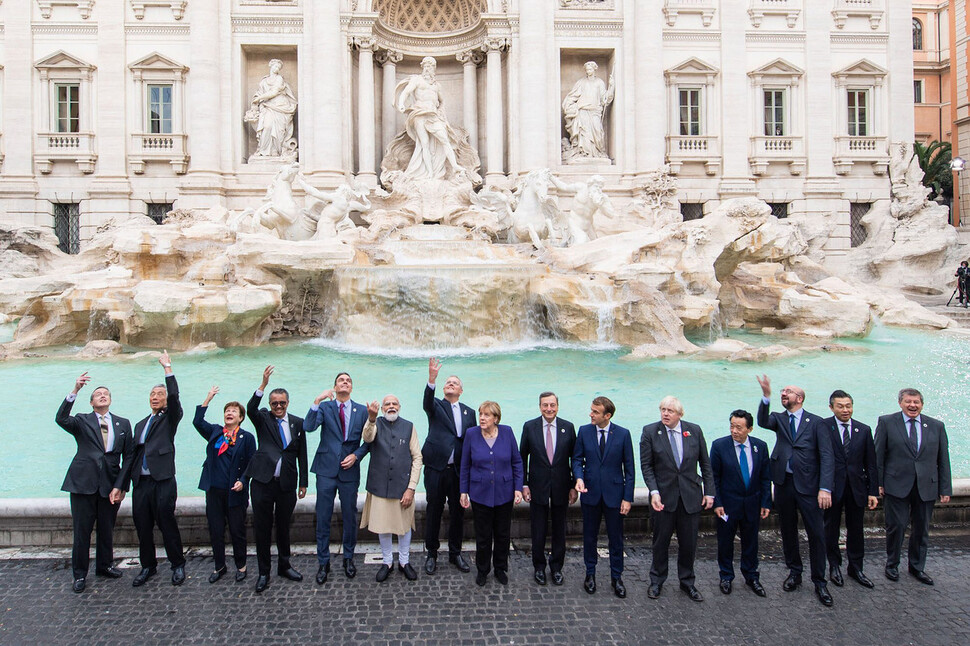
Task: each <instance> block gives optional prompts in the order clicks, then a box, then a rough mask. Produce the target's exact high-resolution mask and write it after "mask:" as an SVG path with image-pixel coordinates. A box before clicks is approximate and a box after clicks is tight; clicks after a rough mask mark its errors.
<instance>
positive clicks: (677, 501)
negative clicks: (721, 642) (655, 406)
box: [640, 396, 714, 601]
mask: <svg viewBox="0 0 970 646" xmlns="http://www.w3.org/2000/svg"><path fill="white" fill-rule="evenodd" d="M683 416H684V407H683V406H682V405H681V403H680V401H679V400H678V399H677V398H676V397H670V396H667V397H664V398H663V399H662V400H660V421H659V422H654V423H653V424H647V425H646V426H644V427H643V434H642V435H641V436H640V471H641V472H642V473H643V481H644V482H645V483H646V485H647V489H648V490H649V491H650V506H651V507H652V508H653V563H652V564H651V566H650V587H649V589H648V590H647V596H648V597H650V598H651V599H656V598H657V597H659V596H660V591H661V590H662V589H663V584H664V581H666V580H667V562H668V551H669V549H670V538H671V537H672V536H673V535H674V531H676V532H677V576H678V578H679V579H680V589H681V590H683V591H684V594H686V595H687V596H688V598H690V600H691V601H703V600H704V597H703V595H701V593H700V591H699V590H698V589H697V587H695V586H694V557H695V555H696V552H697V529H698V527H699V521H700V515H701V509H710V508H711V507H713V506H714V476H713V475H712V474H711V460H710V458H709V457H708V455H707V443H706V442H705V441H704V432H703V431H702V430H701V427H700V426H698V425H697V424H692V423H691V422H686V421H684V420H683V419H681V418H682V417H683ZM698 468H699V469H700V474H698V472H697V471H698ZM698 478H700V479H698ZM702 481H703V485H704V488H703V491H702V490H701V482H702Z"/></svg>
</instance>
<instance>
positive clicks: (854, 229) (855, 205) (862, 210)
mask: <svg viewBox="0 0 970 646" xmlns="http://www.w3.org/2000/svg"><path fill="white" fill-rule="evenodd" d="M871 208H872V204H871V203H870V202H852V203H851V204H849V238H850V241H849V244H850V245H851V246H853V247H858V246H859V245H861V244H862V243H863V242H865V241H866V238H867V237H868V235H869V234H867V233H866V228H865V227H864V226H862V218H864V217H865V216H866V213H868V212H869V209H871Z"/></svg>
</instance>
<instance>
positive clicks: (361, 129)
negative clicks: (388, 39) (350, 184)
mask: <svg viewBox="0 0 970 646" xmlns="http://www.w3.org/2000/svg"><path fill="white" fill-rule="evenodd" d="M353 44H354V46H355V47H356V48H357V178H358V179H359V180H360V181H361V182H363V184H364V185H365V186H377V174H376V173H375V172H374V168H375V166H374V120H375V116H374V115H375V113H374V44H375V41H374V39H373V38H354V43H353Z"/></svg>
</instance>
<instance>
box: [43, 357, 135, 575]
mask: <svg viewBox="0 0 970 646" xmlns="http://www.w3.org/2000/svg"><path fill="white" fill-rule="evenodd" d="M90 380H91V377H89V376H88V373H87V372H85V373H83V374H82V375H81V376H80V377H78V378H77V380H75V382H74V390H72V391H71V392H70V394H68V396H67V397H66V398H65V399H64V401H63V402H62V403H61V406H60V408H58V409H57V416H56V417H55V421H56V422H57V425H58V426H60V427H61V428H63V429H64V430H65V431H67V432H68V433H70V434H71V435H73V436H74V441H75V442H77V453H76V454H75V455H74V459H73V460H72V461H71V466H70V467H69V468H68V470H67V475H66V476H65V477H64V484H63V485H61V490H62V491H67V492H68V493H70V494H71V518H72V519H73V521H74V550H73V551H72V552H71V569H72V570H73V573H74V586H73V590H74V591H75V592H84V588H85V579H86V578H87V576H88V567H89V560H90V551H91V531H92V530H93V529H94V527H95V524H97V527H98V539H97V543H96V549H95V555H96V556H95V569H94V572H95V574H97V575H98V576H104V577H108V578H111V579H117V578H120V577H121V570H119V569H118V568H116V567H114V566H113V565H112V561H113V560H114V556H113V553H112V533H113V532H114V527H115V520H116V519H117V518H118V508H119V507H121V501H122V500H124V497H125V492H126V491H127V490H128V478H129V474H130V472H131V462H132V458H133V456H134V454H135V443H134V441H133V440H132V435H131V423H130V422H129V421H128V420H126V419H125V418H124V417H119V416H118V415H113V414H112V413H111V412H109V410H108V408H109V407H110V406H111V393H110V392H109V391H108V389H107V388H105V387H104V386H98V387H97V388H95V389H94V392H92V393H91V408H92V409H93V411H92V412H90V413H79V414H77V415H71V408H72V407H73V406H74V401H75V399H77V394H78V392H79V391H80V390H81V389H82V388H84V386H85V384H87V383H88V382H89V381H90Z"/></svg>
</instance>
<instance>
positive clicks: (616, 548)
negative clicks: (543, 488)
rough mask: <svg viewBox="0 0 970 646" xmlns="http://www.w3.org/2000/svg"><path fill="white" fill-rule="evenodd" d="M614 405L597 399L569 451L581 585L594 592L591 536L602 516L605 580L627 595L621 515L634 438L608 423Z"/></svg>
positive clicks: (626, 506) (626, 505)
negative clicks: (576, 497)
mask: <svg viewBox="0 0 970 646" xmlns="http://www.w3.org/2000/svg"><path fill="white" fill-rule="evenodd" d="M615 412H616V406H614V405H613V402H611V401H610V400H609V399H608V398H606V397H597V398H596V399H594V400H593V403H592V404H591V405H590V407H589V421H590V422H592V423H591V424H586V425H585V426H582V427H580V429H579V434H578V435H577V436H576V448H575V449H574V451H573V476H574V477H575V478H576V491H578V492H579V493H581V494H583V495H582V498H581V499H580V502H581V503H582V505H581V506H582V509H583V561H584V562H585V563H586V580H585V581H584V582H583V589H584V590H586V592H588V593H589V594H593V593H595V592H596V561H597V554H596V539H597V538H598V536H599V530H600V521H601V520H602V519H605V520H606V535H607V536H608V537H609V546H610V581H611V583H612V585H613V592H614V593H615V594H616V596H618V597H620V598H621V599H623V598H625V597H626V587H625V586H624V585H623V579H622V578H621V577H622V575H623V517H624V516H626V515H627V514H628V513H630V508H631V507H632V506H633V484H634V478H635V477H636V474H635V472H634V466H633V440H632V439H631V437H630V431H628V430H627V429H625V428H623V427H622V426H619V425H618V424H613V423H611V421H610V420H611V419H612V418H613V413H615Z"/></svg>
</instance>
